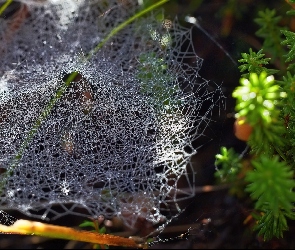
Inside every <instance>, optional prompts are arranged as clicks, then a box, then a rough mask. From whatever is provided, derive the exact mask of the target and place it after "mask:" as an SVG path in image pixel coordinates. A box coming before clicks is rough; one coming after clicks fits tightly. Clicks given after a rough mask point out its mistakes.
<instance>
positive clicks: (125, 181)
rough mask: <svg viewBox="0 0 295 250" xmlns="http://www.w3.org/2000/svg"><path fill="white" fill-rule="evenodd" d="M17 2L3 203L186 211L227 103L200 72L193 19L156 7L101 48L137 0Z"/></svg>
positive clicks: (0, 40)
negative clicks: (197, 166) (208, 134)
mask: <svg viewBox="0 0 295 250" xmlns="http://www.w3.org/2000/svg"><path fill="white" fill-rule="evenodd" d="M16 3H18V4H17V6H14V7H15V8H17V11H14V14H13V15H9V12H8V10H7V15H6V16H5V15H3V16H4V17H2V18H1V21H0V57H1V60H0V77H1V78H0V178H1V179H0V181H1V190H0V194H1V195H0V209H2V210H10V209H14V210H18V211H21V212H22V213H24V214H26V215H28V216H31V217H35V218H42V219H56V218H59V217H61V216H64V215H69V214H73V215H79V216H98V215H100V214H103V215H105V216H106V217H113V216H117V217H119V218H120V219H122V220H123V222H124V223H125V224H126V225H127V226H129V227H132V226H133V225H134V223H135V222H136V220H137V219H138V218H139V217H140V218H144V219H145V220H147V221H149V222H152V223H153V224H157V223H159V222H163V221H165V220H167V219H169V216H170V217H171V216H174V215H177V214H178V213H179V212H181V209H180V208H179V206H178V203H179V202H180V201H181V200H183V199H188V198H191V197H193V196H194V193H195V192H194V188H195V187H194V174H195V173H194V170H193V168H192V166H191V163H190V159H191V156H193V155H194V154H196V153H197V151H198V148H195V147H194V146H193V143H194V142H196V141H198V140H199V139H202V140H203V138H204V136H205V134H204V131H205V129H206V128H207V127H208V126H209V125H210V122H211V115H212V112H213V111H214V110H218V109H220V108H222V104H223V94H222V92H221V89H220V87H219V86H218V85H215V84H214V83H212V82H210V81H208V80H206V79H203V78H202V77H201V76H200V75H199V70H200V68H201V66H202V59H201V58H199V57H198V56H197V54H196V53H195V50H194V47H193V44H192V39H191V29H189V28H184V27H181V26H180V25H179V23H178V22H177V20H166V19H163V18H161V17H162V16H163V15H162V12H161V11H156V12H153V13H151V14H147V15H145V16H144V17H141V18H138V19H137V20H136V21H134V22H132V23H130V24H129V25H128V26H127V27H126V28H124V29H123V30H121V31H120V32H118V34H116V35H115V36H113V37H112V38H111V39H109V40H108V41H107V42H106V43H105V44H104V46H102V48H100V49H99V50H96V51H95V53H92V52H94V51H93V49H94V48H95V47H96V45H97V44H99V43H100V42H101V41H102V40H103V39H104V38H106V37H107V36H108V34H110V32H111V31H112V30H113V29H114V28H115V27H117V26H118V25H119V24H121V23H123V22H124V21H125V20H126V19H128V18H129V17H131V16H132V15H134V13H136V12H138V11H139V10H140V6H138V5H137V1H132V0H130V1H119V0H108V1H103V0H91V1H90V0H88V1H84V0H66V1H53V0H51V1H37V0H36V1H19V2H16ZM12 7H13V6H12ZM12 7H11V8H12ZM89 53H90V56H89ZM73 72H76V77H75V79H74V80H73V81H72V82H71V84H70V86H69V87H67V88H66V87H64V84H65V82H66V81H67V79H68V77H69V76H70V75H71V74H72V73H73ZM212 85H213V87H212ZM57 93H58V94H57ZM52 102H54V104H53V105H51V106H50V104H51V103H52ZM49 107H51V108H49ZM40 117H42V119H40ZM208 140H209V139H208ZM182 187H185V188H182ZM3 213H4V212H3ZM0 215H2V213H1V214H0ZM1 222H3V221H1ZM4 223H5V221H4Z"/></svg>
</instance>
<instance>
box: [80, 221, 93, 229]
mask: <svg viewBox="0 0 295 250" xmlns="http://www.w3.org/2000/svg"><path fill="white" fill-rule="evenodd" d="M79 227H92V228H95V225H94V222H93V221H88V220H84V221H83V222H82V223H81V224H80V225H79Z"/></svg>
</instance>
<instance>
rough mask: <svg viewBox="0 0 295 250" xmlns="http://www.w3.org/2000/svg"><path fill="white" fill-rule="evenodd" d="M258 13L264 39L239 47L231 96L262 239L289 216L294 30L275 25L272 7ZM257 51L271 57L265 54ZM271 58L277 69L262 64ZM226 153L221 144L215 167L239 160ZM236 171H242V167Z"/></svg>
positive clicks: (293, 197)
mask: <svg viewBox="0 0 295 250" xmlns="http://www.w3.org/2000/svg"><path fill="white" fill-rule="evenodd" d="M290 2H291V1H290ZM292 13H294V11H291V12H288V14H292ZM258 15H259V17H258V18H257V19H255V22H256V23H257V24H259V26H260V29H259V30H258V31H257V33H256V35H257V36H259V37H262V38H264V43H263V46H262V48H261V49H260V50H259V51H258V52H253V50H252V49H250V50H249V54H247V53H242V59H240V60H239V62H240V63H242V65H241V66H239V69H240V71H241V72H247V73H244V74H243V75H242V76H241V79H240V85H239V86H238V87H236V89H235V90H234V91H233V93H232V96H233V97H234V98H235V99H236V107H235V108H236V112H237V113H236V118H238V119H240V118H241V117H242V118H243V121H244V122H246V123H247V124H248V125H249V126H251V127H252V128H253V129H252V132H251V135H250V137H249V139H248V140H247V144H248V146H249V147H250V158H251V159H250V165H251V168H250V169H247V171H246V176H245V178H244V180H245V181H246V183H247V184H246V186H245V189H244V191H246V193H250V197H251V198H252V199H253V202H254V209H255V210H256V213H253V218H255V219H256V221H257V223H256V225H255V226H254V229H255V230H257V231H258V234H259V235H261V236H263V238H264V240H270V239H272V238H273V237H277V238H281V237H283V232H284V231H286V230H288V220H289V219H292V220H294V219H295V212H294V203H295V190H294V188H295V180H294V177H295V176H294V168H295V164H294V145H295V144H294V141H295V129H294V118H295V116H294V115H295V106H294V100H295V92H294V90H295V88H294V87H295V86H294V82H295V76H294V73H295V72H294V63H293V61H294V58H295V49H294V48H295V33H294V32H292V31H291V30H287V28H286V27H281V26H280V25H279V21H280V20H281V18H282V17H280V16H276V11H275V10H269V9H266V10H265V11H260V12H259V13H258ZM282 34H283V35H284V36H285V40H284V39H283V37H282ZM284 45H286V46H284ZM286 49H287V50H288V51H287V52H285V51H286ZM262 51H267V52H268V53H270V56H271V57H268V58H266V57H265V54H263V53H262ZM286 53H287V54H286ZM277 59H279V64H276V65H277V66H278V68H277V69H271V68H267V67H266V66H269V63H271V62H274V61H275V60H277ZM285 69H287V70H288V71H286V70H285ZM274 74H275V75H274ZM278 75H280V76H281V77H280V76H278ZM227 155H228V154H227V151H226V150H225V149H222V150H221V154H218V155H217V156H216V164H217V165H219V166H220V170H219V172H220V173H223V172H224V171H226V170H227V169H228V165H229V164H230V162H235V165H237V164H238V162H239V160H240V157H238V156H237V155H235V154H233V153H231V157H230V158H227V157H226V156H227ZM220 159H227V160H226V161H221V160H220ZM241 171H245V170H243V167H241V168H240V172H241ZM238 174H239V172H238V173H236V175H238ZM221 177H223V176H221ZM257 212H258V214H259V215H257Z"/></svg>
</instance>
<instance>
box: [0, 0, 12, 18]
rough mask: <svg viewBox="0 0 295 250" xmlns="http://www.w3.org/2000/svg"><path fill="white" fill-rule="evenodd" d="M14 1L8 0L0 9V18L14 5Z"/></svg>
mask: <svg viewBox="0 0 295 250" xmlns="http://www.w3.org/2000/svg"><path fill="white" fill-rule="evenodd" d="M12 1H13V0H7V1H6V2H5V3H4V4H3V5H2V6H1V7H0V16H1V15H2V13H3V12H4V11H5V10H6V8H7V7H8V6H9V5H10V4H11V3H12Z"/></svg>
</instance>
